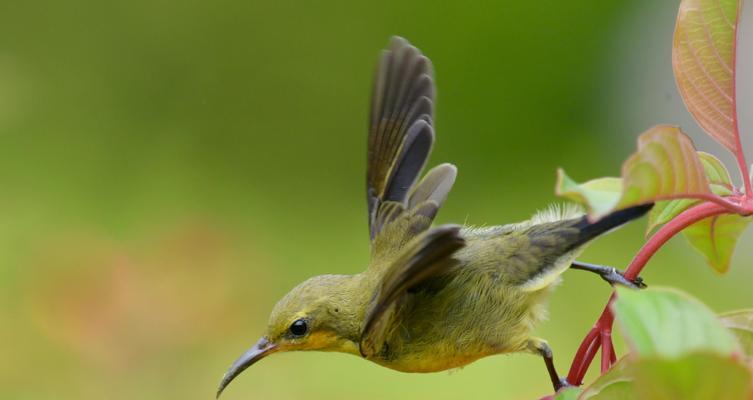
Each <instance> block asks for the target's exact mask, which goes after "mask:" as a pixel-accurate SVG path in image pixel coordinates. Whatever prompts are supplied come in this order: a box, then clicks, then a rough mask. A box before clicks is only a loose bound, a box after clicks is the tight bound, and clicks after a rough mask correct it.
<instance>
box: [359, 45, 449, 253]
mask: <svg viewBox="0 0 753 400" xmlns="http://www.w3.org/2000/svg"><path fill="white" fill-rule="evenodd" d="M433 74H434V73H433V69H432V65H431V61H429V59H428V58H426V57H425V56H424V55H422V54H421V52H420V51H419V50H418V49H416V48H415V47H413V46H411V45H410V43H408V42H407V41H406V40H405V39H403V38H399V37H395V38H393V39H392V41H391V43H390V48H389V50H386V51H384V52H383V53H382V57H381V59H380V60H379V65H378V68H377V73H376V78H375V82H374V91H373V94H372V108H371V124H370V129H369V144H368V146H369V150H368V167H367V179H366V180H367V203H368V209H369V232H370V236H371V239H372V241H373V240H374V239H375V238H376V237H377V235H379V233H380V232H381V231H382V230H383V229H384V228H385V227H386V225H387V224H389V223H390V222H392V221H395V220H396V219H398V218H399V217H401V216H407V215H408V214H410V212H411V210H412V209H413V208H414V207H417V206H419V205H421V207H422V211H423V212H424V214H425V215H426V216H427V217H429V218H430V220H429V222H431V219H433V217H434V215H435V214H436V212H437V210H438V209H439V207H440V206H441V205H442V201H444V199H445V198H446V196H447V193H448V192H449V190H450V188H451V187H452V183H453V182H454V179H455V178H454V175H455V174H454V171H453V172H450V171H448V168H449V167H447V166H444V167H442V169H441V170H440V171H438V172H441V173H442V174H441V175H440V176H436V177H434V178H432V181H431V182H430V183H429V184H428V185H430V186H431V185H433V187H430V186H427V187H425V188H423V189H422V190H421V191H420V192H418V191H416V190H415V189H414V186H415V184H416V181H417V180H418V177H419V175H420V173H421V170H422V169H423V167H424V165H425V164H426V160H427V159H428V158H429V154H430V152H431V148H432V146H433V144H434V128H433V115H434V96H435V89H434V79H433ZM452 168H454V167H452ZM450 175H452V176H451V177H450ZM411 193H419V197H416V199H415V201H411V200H410V199H409V196H410V195H411ZM421 196H423V197H421ZM432 196H433V197H432ZM427 200H431V202H432V203H433V204H434V206H432V205H430V204H422V203H425V202H426V201H427ZM386 203H396V204H399V205H401V206H402V208H401V209H400V210H401V214H400V215H394V214H393V213H394V211H395V210H396V208H395V206H390V207H382V205H383V204H386ZM432 207H434V208H433V209H432ZM427 211H429V212H427ZM382 212H389V213H390V215H389V216H383V215H380V213H382ZM423 225H424V226H425V227H427V228H428V224H423ZM419 233H420V232H419Z"/></svg>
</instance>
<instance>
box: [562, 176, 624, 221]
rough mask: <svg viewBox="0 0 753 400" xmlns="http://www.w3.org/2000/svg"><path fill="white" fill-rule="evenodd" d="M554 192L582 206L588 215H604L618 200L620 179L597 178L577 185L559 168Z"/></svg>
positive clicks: (620, 186) (620, 189)
mask: <svg viewBox="0 0 753 400" xmlns="http://www.w3.org/2000/svg"><path fill="white" fill-rule="evenodd" d="M555 192H556V193H557V195H558V196H561V197H565V198H567V199H570V200H572V201H574V202H576V203H579V204H582V205H584V206H585V207H586V209H587V210H588V213H589V215H605V214H607V213H609V211H610V210H612V209H613V208H614V206H615V205H616V204H617V201H618V200H619V199H620V194H621V193H622V179H620V178H598V179H594V180H590V181H588V182H585V183H581V184H578V183H577V182H575V181H574V180H572V179H571V178H570V177H569V176H567V174H566V173H565V171H564V170H563V169H562V168H560V169H558V170H557V185H556V187H555Z"/></svg>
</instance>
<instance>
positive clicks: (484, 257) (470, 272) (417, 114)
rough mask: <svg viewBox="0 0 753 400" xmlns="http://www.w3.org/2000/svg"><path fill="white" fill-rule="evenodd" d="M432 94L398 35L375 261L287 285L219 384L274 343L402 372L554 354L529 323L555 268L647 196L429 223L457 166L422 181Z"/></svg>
mask: <svg viewBox="0 0 753 400" xmlns="http://www.w3.org/2000/svg"><path fill="white" fill-rule="evenodd" d="M434 95H435V90H434V84H433V71H432V66H431V62H430V61H429V60H428V59H427V58H426V57H425V56H423V55H421V53H420V52H419V51H418V50H417V49H416V48H415V47H413V46H411V45H410V44H408V42H407V41H405V40H404V39H401V38H394V39H393V40H392V42H391V45H390V48H389V50H386V51H385V52H384V53H383V55H382V57H381V59H380V62H379V65H378V68H377V74H376V78H375V84H374V92H373V97H372V110H371V121H370V130H369V139H368V149H369V151H368V166H367V205H368V221H369V233H370V237H371V240H372V246H371V262H370V264H369V266H368V268H367V269H366V270H365V271H363V272H361V273H359V274H355V275H323V276H318V277H314V278H311V279H309V280H307V281H305V282H303V283H302V284H300V285H298V286H297V287H295V288H294V289H293V290H291V291H290V292H289V293H288V294H287V295H286V296H285V297H283V298H282V300H280V301H279V303H278V304H277V305H276V306H275V308H274V310H273V311H272V314H271V316H270V318H269V324H268V327H267V330H266V332H265V334H264V336H263V337H262V339H261V340H260V341H259V343H257V344H256V345H255V346H254V347H253V348H252V349H251V350H249V351H248V352H247V353H246V354H244V355H243V356H242V357H241V358H239V359H238V361H236V363H235V364H233V366H232V367H231V368H230V370H229V371H228V373H227V374H226V375H225V377H224V378H223V381H222V383H221V384H220V390H219V392H221V391H222V389H224V387H225V386H226V385H227V384H228V383H229V382H230V381H231V380H232V379H233V378H234V377H235V376H237V375H238V374H239V373H240V372H241V371H243V370H244V369H245V368H246V367H248V366H249V365H251V364H253V363H254V362H256V361H257V360H259V359H261V358H262V357H264V356H266V355H268V354H271V353H273V352H279V351H292V350H322V351H339V352H345V353H350V354H355V355H358V356H361V357H364V358H366V359H368V360H370V361H373V362H375V363H378V364H380V365H383V366H385V367H389V368H392V369H396V370H400V371H406V372H431V371H441V370H445V369H449V368H456V367H462V366H464V365H466V364H468V363H470V362H472V361H474V360H477V359H479V358H481V357H485V356H489V355H493V354H500V353H508V352H518V351H532V352H536V353H540V354H543V355H545V356H547V354H549V356H548V357H549V361H551V355H550V351H549V350H548V348H547V347H546V344H545V342H544V341H542V340H541V339H537V338H535V337H533V336H532V333H533V329H534V327H535V326H536V324H537V323H538V322H540V321H541V320H542V319H543V318H544V317H545V314H546V312H545V306H544V304H545V301H546V298H547V295H548V294H549V292H550V291H551V289H552V287H553V286H554V285H555V283H556V282H558V280H559V276H560V274H561V273H562V272H564V271H565V270H566V269H567V268H568V267H570V265H571V263H572V262H573V261H574V260H575V258H576V256H577V255H578V253H579V252H580V250H581V249H582V247H583V246H584V245H585V244H586V243H587V242H588V241H589V240H591V239H592V238H594V237H596V236H598V235H600V234H602V233H604V232H606V231H608V230H610V229H613V228H615V227H617V226H619V225H621V224H623V223H625V222H627V221H629V220H630V219H633V218H636V217H639V216H640V215H642V214H643V213H645V212H646V211H647V210H648V207H650V206H641V207H635V208H632V209H627V210H623V211H620V212H617V213H615V214H612V215H610V216H607V217H606V218H604V219H602V220H600V221H599V222H595V223H590V222H589V221H588V220H587V219H586V218H585V217H583V216H582V215H580V214H579V213H578V212H577V211H575V210H574V209H573V208H564V209H558V208H552V209H550V210H548V211H545V212H542V213H538V214H536V215H535V216H534V217H533V218H532V219H530V220H528V221H525V222H522V223H517V224H509V225H503V226H494V227H487V228H473V227H461V226H458V225H442V226H438V227H435V228H432V227H431V225H432V221H433V219H434V217H435V215H436V213H437V211H438V210H439V208H440V207H441V205H442V203H443V202H444V201H445V199H446V197H447V194H448V193H449V191H450V189H451V187H452V185H453V183H454V181H455V177H456V174H457V170H456V168H455V167H454V166H453V165H450V164H442V165H439V166H437V167H435V168H433V169H431V170H430V171H429V172H428V173H427V174H426V175H425V176H424V178H423V179H422V180H421V181H420V182H418V183H416V181H417V178H418V176H419V175H420V172H421V170H422V168H423V167H424V164H425V162H426V160H427V158H428V156H429V153H430V151H431V147H432V145H433V142H434V129H433V126H432V124H433V109H434V105H433V104H434ZM553 380H554V378H553ZM555 385H556V383H555ZM219 392H218V395H219Z"/></svg>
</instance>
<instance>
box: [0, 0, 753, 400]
mask: <svg viewBox="0 0 753 400" xmlns="http://www.w3.org/2000/svg"><path fill="white" fill-rule="evenodd" d="M677 5H678V1H676V0H675V1H655V0H633V1H629V2H612V1H602V0H582V1H578V2H563V1H554V0H551V1H548V0H547V1H535V2H512V1H481V2H455V3H451V2H435V1H429V0H424V1H412V2H404V1H382V2H351V1H319V2H306V1H297V2H286V1H283V2H277V1H256V0H254V1H226V0H220V1H213V2H208V1H185V2H169V1H161V0H157V1H155V0H148V1H147V0H134V1H130V2H98V1H67V2H59V1H52V0H42V1H20V0H5V1H2V2H0V349H2V350H0V398H4V399H20V400H22V399H63V400H65V399H105V398H106V399H116V400H117V399H211V398H213V396H214V391H215V388H216V385H217V383H218V381H219V379H220V377H221V376H222V374H223V373H224V371H225V369H226V368H227V366H228V365H229V364H230V362H231V361H233V360H234V359H235V358H236V357H237V356H238V355H239V354H240V353H241V352H242V351H244V350H245V349H246V348H247V347H248V346H250V345H251V344H252V343H253V342H255V341H256V339H257V337H258V335H259V334H260V333H261V331H262V329H263V327H264V325H265V323H266V318H267V313H268V311H269V310H270V309H271V307H272V306H273V305H274V303H275V302H276V300H277V299H278V298H279V297H280V296H282V295H283V294H284V293H286V292H287V291H288V290H289V289H290V288H291V287H292V286H294V285H295V284H297V283H298V282H299V281H301V280H303V279H305V278H307V277H309V276H312V275H316V274H322V273H355V272H358V271H360V270H361V269H362V268H364V267H365V265H366V263H367V261H368V254H369V250H368V234H367V227H366V212H365V207H366V204H365V197H364V182H363V180H364V179H363V178H364V174H365V168H364V164H365V154H366V153H365V142H366V118H367V108H368V104H367V102H368V99H369V92H370V89H371V78H372V74H373V67H374V65H375V63H376V59H377V55H378V52H379V50H380V49H381V48H383V47H384V46H386V44H387V43H388V39H389V37H390V36H391V35H394V34H399V35H402V36H405V37H407V38H408V39H409V40H411V41H412V42H413V43H415V44H416V45H417V46H419V47H420V48H421V49H422V50H423V51H424V52H425V53H426V54H427V55H428V56H430V57H431V58H432V60H433V61H434V63H435V66H436V73H437V83H438V88H439V89H438V93H439V94H438V104H437V119H436V126H437V131H438V142H437V145H436V146H435V151H434V154H433V156H432V164H436V163H439V162H444V161H450V162H453V163H455V164H457V165H458V167H459V170H460V173H459V179H458V181H457V184H456V185H455V188H454V190H453V192H452V194H451V195H450V198H449V200H448V202H447V203H446V205H445V207H444V209H443V210H442V212H441V213H440V215H439V217H438V221H439V222H467V223H469V224H496V223H505V222H512V221H518V220H522V219H525V218H527V217H528V216H529V215H531V214H532V213H533V212H534V211H535V210H537V209H541V208H544V207H546V205H547V204H549V203H551V202H553V201H556V199H555V197H554V195H553V186H554V179H555V169H556V168H557V167H558V166H563V167H566V168H567V170H568V172H569V173H570V174H571V175H572V176H573V177H574V178H575V179H580V180H585V179H589V178H593V177H597V176H604V175H616V174H618V173H619V167H620V164H621V161H622V160H623V159H624V158H625V157H626V156H627V155H628V154H629V153H630V152H632V151H633V149H634V143H635V138H636V137H637V135H638V134H639V133H640V132H642V131H643V130H645V129H646V128H648V127H650V126H652V125H654V124H657V123H673V124H679V125H682V126H683V127H684V128H685V129H686V130H687V131H688V132H690V133H691V135H692V136H693V137H694V139H696V141H697V143H698V144H699V147H701V148H702V149H705V150H709V151H713V152H717V153H721V152H722V150H721V147H719V146H717V145H715V144H713V143H710V142H709V141H707V140H705V139H704V138H703V136H702V135H701V134H700V130H699V129H698V128H697V127H696V126H695V124H694V123H693V121H692V119H691V118H690V116H689V115H688V114H687V112H686V111H685V109H684V107H683V105H682V101H681V99H680V98H679V97H678V94H677V92H676V89H675V87H674V80H673V78H672V72H671V63H670V49H671V40H672V37H671V35H672V30H673V25H674V19H675V13H676V10H677ZM748 133H749V134H750V133H751V132H748ZM749 154H753V153H750V152H749ZM729 165H732V164H729ZM644 227H645V223H644V222H639V223H636V224H633V225H632V226H629V227H626V228H625V229H622V230H620V231H618V232H615V233H614V234H612V235H610V236H608V237H605V238H603V239H600V240H599V241H597V242H596V243H594V244H593V245H592V246H591V247H590V249H589V250H588V251H587V252H586V253H585V254H584V256H583V257H582V258H583V260H585V261H591V262H597V263H605V264H611V265H615V266H624V265H625V264H626V263H627V262H628V261H629V260H630V258H631V255H632V254H634V253H635V251H636V250H637V249H638V247H639V246H640V244H641V241H642V240H643V230H644ZM751 243H752V237H751V234H750V232H749V233H748V234H746V235H745V236H744V237H743V238H742V243H741V246H740V247H739V251H738V252H737V254H736V256H735V257H734V260H733V265H732V269H731V272H730V273H729V274H727V275H725V276H717V274H715V273H714V272H712V271H711V270H710V269H709V268H707V267H706V266H705V265H704V262H703V260H702V258H701V257H700V256H698V255H696V254H695V253H693V252H692V250H691V249H690V248H689V247H688V245H687V244H686V243H685V242H684V240H683V239H680V238H678V239H675V240H673V241H672V242H670V243H669V244H668V245H667V246H666V248H665V249H663V250H662V251H661V252H660V253H659V254H658V256H657V257H656V258H655V259H654V260H653V261H652V262H651V264H650V265H649V267H648V268H647V269H646V271H645V273H644V275H643V276H644V278H645V279H646V280H647V281H648V283H649V284H651V285H671V286H676V287H679V288H681V289H683V290H686V291H689V292H691V293H692V294H694V295H695V296H697V297H699V298H701V299H702V300H703V301H705V302H707V303H708V304H709V305H710V306H711V307H713V308H714V309H715V310H718V311H723V310H731V309H736V308H743V307H750V306H752V305H753V303H751V300H750V289H749V288H750V286H749V282H750V281H751V278H753V268H751V265H750V264H751V261H752V258H753V257H751V253H750V251H749V249H750V245H751ZM608 294H609V287H608V286H607V285H606V284H604V283H603V282H601V281H600V280H599V279H594V278H593V277H592V276H589V275H588V274H584V273H580V272H576V271H573V272H568V273H567V274H566V277H565V283H564V284H563V285H562V286H561V287H560V288H559V290H558V291H557V292H556V294H555V295H554V297H553V299H552V306H551V317H550V320H549V321H548V322H547V323H545V324H543V325H542V326H540V327H539V329H538V333H539V334H540V335H541V336H543V337H545V338H547V339H548V340H549V341H550V343H551V345H552V347H553V349H554V351H555V360H556V364H557V366H558V367H559V369H560V370H561V371H562V372H563V373H564V372H565V371H566V370H567V368H568V367H569V363H570V360H571V358H572V356H573V354H574V352H575V350H576V348H577V346H578V344H579V342H580V339H581V338H582V336H583V335H584V334H585V333H586V331H587V330H588V328H589V327H590V326H591V324H592V323H593V321H594V320H595V318H596V316H597V315H598V313H599V312H600V310H601V309H602V307H603V305H604V303H605V301H606V299H607V297H608ZM620 348H622V347H621V346H620ZM591 374H593V371H592V372H591ZM549 391H550V384H549V381H548V378H547V376H546V373H545V370H544V366H543V363H542V362H541V360H540V359H538V358H537V357H532V356H529V355H511V356H498V357H491V358H487V359H484V360H481V361H478V362H476V363H474V364H472V365H470V366H468V367H466V368H464V369H462V370H460V371H455V372H451V373H436V374H425V375H415V374H402V373H398V372H394V371H390V370H387V369H384V368H381V367H378V366H376V365H373V364H371V363H368V362H364V361H362V360H359V359H358V358H356V357H353V356H348V355H340V354H328V353H298V354H285V355H279V356H275V357H271V358H268V359H265V360H264V361H263V362H261V363H260V364H258V365H256V366H254V367H253V368H252V369H250V370H249V371H247V372H246V373H245V374H244V375H243V376H241V377H240V378H239V379H238V380H237V381H236V382H234V384H233V385H231V386H230V388H229V389H228V390H227V392H226V394H225V396H226V397H225V398H226V399H228V400H231V399H244V398H248V399H301V398H306V399H350V398H359V399H384V398H392V399H424V398H426V399H434V400H439V399H458V398H463V399H474V398H498V399H531V398H537V397H539V396H541V395H544V394H547V393H548V392H549Z"/></svg>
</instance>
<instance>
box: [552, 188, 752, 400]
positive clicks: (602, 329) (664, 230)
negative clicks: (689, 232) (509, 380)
mask: <svg viewBox="0 0 753 400" xmlns="http://www.w3.org/2000/svg"><path fill="white" fill-rule="evenodd" d="M750 211H751V210H747V213H748V214H749V213H750ZM728 213H730V210H729V209H728V208H727V207H724V206H722V205H719V204H717V203H712V202H704V203H701V204H700V205H697V206H695V207H692V208H690V209H688V210H685V211H683V212H682V213H680V215H678V216H677V217H675V218H674V219H672V220H671V221H669V222H668V223H667V224H665V225H664V226H662V227H661V228H660V229H659V230H658V231H657V232H656V233H655V234H654V235H653V236H651V238H650V239H649V240H648V241H647V242H646V243H645V244H644V245H643V247H641V249H640V251H639V252H638V254H636V256H635V257H634V258H633V260H632V261H631V262H630V265H628V267H627V269H626V270H625V278H627V279H629V280H633V279H635V278H636V277H637V276H638V275H639V274H640V272H641V270H643V267H645V266H646V263H648V260H650V259H651V257H653V255H654V254H656V252H657V251H658V250H659V249H660V248H661V247H662V246H663V245H664V244H665V243H667V241H668V240H669V239H671V238H672V237H673V236H675V235H676V234H677V233H679V232H680V231H682V230H683V229H685V228H687V227H688V226H690V225H692V224H694V223H696V222H698V221H700V220H702V219H705V218H708V217H712V216H715V215H721V214H728ZM614 299H615V293H614V292H613V293H612V295H611V296H610V297H609V302H608V303H607V305H606V307H604V311H602V313H601V316H600V317H599V320H598V321H596V324H594V326H593V328H591V330H590V331H589V332H588V334H587V335H586V337H585V338H584V339H583V341H582V342H581V345H580V347H579V348H578V352H577V353H576V354H575V358H574V359H573V363H572V364H571V366H570V372H569V374H568V376H567V379H568V381H569V382H570V384H572V385H578V386H579V385H581V384H582V383H583V377H584V376H585V375H586V371H588V367H589V365H591V362H592V360H593V357H594V355H595V354H596V350H597V349H598V348H599V346H601V350H602V359H601V372H602V373H603V372H605V371H606V370H607V369H609V367H611V365H612V364H614V362H615V360H616V358H617V357H616V354H615V353H614V347H613V346H612V325H613V323H614V314H612V309H611V304H612V302H613V301H614Z"/></svg>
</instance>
